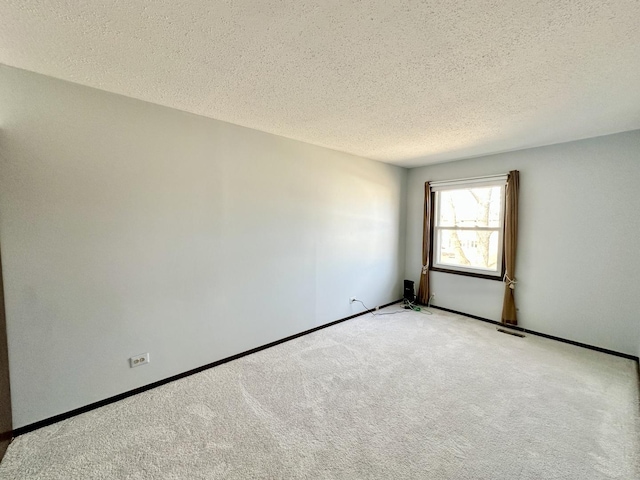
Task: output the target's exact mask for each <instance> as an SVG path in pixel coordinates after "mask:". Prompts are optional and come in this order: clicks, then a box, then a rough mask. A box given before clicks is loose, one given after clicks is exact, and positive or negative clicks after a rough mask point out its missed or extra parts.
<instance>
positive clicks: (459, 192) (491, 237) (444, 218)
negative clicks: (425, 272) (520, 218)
mask: <svg viewBox="0 0 640 480" xmlns="http://www.w3.org/2000/svg"><path fill="white" fill-rule="evenodd" d="M434 193H435V212H434V224H433V240H434V250H433V268H434V269H443V270H451V271H456V272H467V273H474V274H480V275H490V276H496V277H501V276H502V241H503V238H502V237H503V231H504V230H503V224H504V184H498V185H490V186H487V185H483V186H473V185H470V186H469V187H467V188H465V187H464V186H458V187H456V188H455V189H448V190H447V189H445V190H439V191H436V192H434Z"/></svg>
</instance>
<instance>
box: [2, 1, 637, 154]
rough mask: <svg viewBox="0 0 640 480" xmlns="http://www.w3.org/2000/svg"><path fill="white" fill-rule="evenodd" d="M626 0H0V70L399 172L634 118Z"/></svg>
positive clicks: (631, 125)
mask: <svg viewBox="0 0 640 480" xmlns="http://www.w3.org/2000/svg"><path fill="white" fill-rule="evenodd" d="M639 19H640V1H638V0H597V1H595V0H591V1H587V0H583V1H577V0H573V1H571V0H539V1H536V0H511V1H508V0H484V1H483V0H458V1H455V2H453V1H449V0H440V1H434V0H428V1H417V0H409V1H391V0H362V1H355V0H354V1H350V2H345V1H336V0H329V1H326V0H325V1H323V2H311V1H308V0H281V1H277V0H265V1H256V0H235V1H231V0H226V1H222V0H214V1H206V0H199V1H198V0H186V1H184V0H183V1H180V0H165V1H156V2H148V1H144V0H130V1H121V0H50V1H47V2H43V1H34V0H2V2H0V63H4V64H6V65H10V66H14V67H19V68H23V69H26V70H31V71H34V72H38V73H43V74H46V75H50V76H53V77H57V78H61V79H64V80H69V81H72V82H76V83H80V84H83V85H88V86H91V87H96V88H100V89H103V90H107V91H110V92H115V93H120V94H123V95H127V96H130V97H135V98H139V99H142V100H147V101H149V102H154V103H158V104H161V105H167V106H170V107H174V108H178V109H181V110H186V111H189V112H193V113H196V114H200V115H205V116H207V117H212V118H216V119H220V120H225V121H228V122H232V123H236V124H239V125H244V126H247V127H251V128H255V129H259V130H264V131H266V132H271V133H275V134H278V135H283V136H285V137H290V138H295V139H298V140H302V141H306V142H309V143H313V144H317V145H323V146H326V147H330V148H333V149H336V150H341V151H345V152H350V153H354V154H357V155H362V156H364V157H369V158H373V159H378V160H382V161H385V162H389V163H395V164H398V165H404V166H415V165H424V164H428V163H434V162H442V161H446V160H451V159H457V158H463V157H470V156H478V155H483V154H489V153H494V152H500V151H508V150H515V149H520V148H526V147H531V146H538V145H547V144H552V143H558V142H563V141H568V140H575V139H579V138H586V137H592V136H597V135H604V134H608V133H614V132H619V131H625V130H632V129H636V128H640V20H639Z"/></svg>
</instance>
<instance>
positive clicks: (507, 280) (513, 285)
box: [502, 273, 518, 290]
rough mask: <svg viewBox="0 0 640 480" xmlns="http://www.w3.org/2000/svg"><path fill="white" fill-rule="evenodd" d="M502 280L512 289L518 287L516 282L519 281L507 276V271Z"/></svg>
mask: <svg viewBox="0 0 640 480" xmlns="http://www.w3.org/2000/svg"><path fill="white" fill-rule="evenodd" d="M502 281H503V282H504V283H506V284H507V285H508V286H509V288H510V289H511V290H515V289H516V283H518V281H517V280H516V279H515V278H514V279H513V280H512V279H510V278H509V277H508V276H507V274H506V273H505V274H504V278H503V279H502Z"/></svg>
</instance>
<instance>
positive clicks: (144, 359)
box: [129, 352, 150, 368]
mask: <svg viewBox="0 0 640 480" xmlns="http://www.w3.org/2000/svg"><path fill="white" fill-rule="evenodd" d="M149 362H150V360H149V353H148V352H147V353H141V354H140V355H134V356H133V357H131V358H130V359H129V366H130V367H131V368H133V367H139V366H140V365H146V364H147V363H149Z"/></svg>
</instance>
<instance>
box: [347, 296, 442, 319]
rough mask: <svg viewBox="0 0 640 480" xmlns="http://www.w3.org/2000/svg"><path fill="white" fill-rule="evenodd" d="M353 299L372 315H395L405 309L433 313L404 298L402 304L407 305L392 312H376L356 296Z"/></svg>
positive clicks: (427, 313)
mask: <svg viewBox="0 0 640 480" xmlns="http://www.w3.org/2000/svg"><path fill="white" fill-rule="evenodd" d="M353 301H354V302H358V303H361V304H362V306H363V307H364V308H365V309H366V310H367V311H368V312H369V313H370V314H371V315H373V316H374V317H377V316H379V315H395V314H397V313H405V312H406V311H407V310H413V311H414V312H419V313H422V314H424V315H433V313H431V312H430V311H429V310H424V309H423V308H422V307H419V306H417V305H415V304H414V303H412V302H410V301H409V300H407V299H406V298H405V299H404V305H408V306H405V307H404V308H403V309H402V310H395V311H393V312H382V313H376V311H375V310H372V309H371V308H369V307H367V306H366V305H365V304H364V302H363V301H362V300H358V299H357V298H354V299H353Z"/></svg>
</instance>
